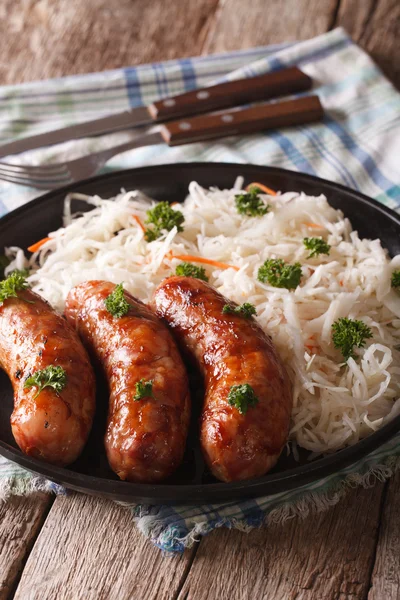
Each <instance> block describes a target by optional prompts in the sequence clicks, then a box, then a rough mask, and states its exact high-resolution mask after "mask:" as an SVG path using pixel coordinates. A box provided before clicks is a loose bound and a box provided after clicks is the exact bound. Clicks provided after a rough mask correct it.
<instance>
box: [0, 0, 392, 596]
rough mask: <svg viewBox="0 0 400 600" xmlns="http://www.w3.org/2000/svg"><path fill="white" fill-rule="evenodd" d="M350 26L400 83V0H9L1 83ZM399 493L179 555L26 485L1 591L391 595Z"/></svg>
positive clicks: (124, 516) (4, 517)
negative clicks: (168, 553)
mask: <svg viewBox="0 0 400 600" xmlns="http://www.w3.org/2000/svg"><path fill="white" fill-rule="evenodd" d="M339 25H343V26H344V27H345V28H346V29H347V31H348V32H349V33H350V34H351V35H352V36H353V39H355V40H356V41H357V42H359V43H360V44H361V46H362V47H363V48H365V49H366V50H367V51H368V52H370V53H371V55H372V56H373V58H374V59H375V60H376V61H377V63H378V64H379V65H380V66H381V67H382V69H383V70H384V72H385V73H386V74H387V75H388V76H389V77H390V78H391V79H392V80H393V81H394V82H395V83H396V84H397V85H399V86H400V61H399V49H398V35H399V30H400V2H399V0H323V1H321V0H168V2H167V1H166V0H68V2H66V1H65V0H64V1H63V0H2V1H1V2H0V50H1V53H0V56H1V59H0V84H5V83H19V82H23V81H30V80H35V79H41V78H47V77H59V76H62V75H68V74H74V73H86V72H91V71H100V70H103V69H113V68H118V67H121V66H128V65H136V64H139V63H143V62H150V61H158V60H165V59H168V58H175V57H183V56H193V55H196V54H200V53H208V52H214V51H226V50H233V49H240V48H245V47H251V46H256V45H262V44H270V43H279V42H283V41H288V40H296V39H306V38H308V37H311V36H314V35H317V34H320V33H324V32H325V31H328V30H330V29H332V28H333V27H336V26H339ZM399 496H400V476H399V475H398V476H397V477H395V478H394V479H393V480H392V481H391V482H390V483H389V484H378V485H377V486H376V487H375V488H373V489H370V490H353V491H351V492H350V493H349V495H348V496H347V499H346V500H344V501H343V502H341V503H340V504H339V505H337V506H336V507H335V508H333V509H331V510H330V511H328V512H327V513H324V514H321V515H318V516H316V517H315V516H314V517H313V516H311V517H309V519H308V520H306V521H304V522H302V521H299V520H297V519H295V520H292V521H290V522H288V523H286V524H285V525H281V526H274V527H271V528H268V529H266V528H264V529H260V530H254V531H253V532H252V533H251V534H250V535H247V534H242V533H239V532H237V531H228V530H219V531H216V532H214V533H213V534H211V535H210V536H208V537H206V538H204V539H203V540H202V541H201V542H200V544H199V545H198V546H195V548H194V549H192V550H189V551H186V552H185V554H184V555H183V556H177V557H166V556H164V555H163V554H161V553H160V551H159V550H157V549H156V548H154V547H153V546H152V545H151V543H150V542H149V541H147V540H145V538H144V537H143V536H142V535H141V534H140V533H139V532H138V531H137V530H136V528H135V527H134V526H133V524H132V520H131V517H130V515H129V513H128V512H126V511H125V510H124V509H122V508H121V507H119V506H117V505H115V504H113V503H111V502H108V501H104V500H101V499H96V498H91V497H85V496H82V495H79V494H73V495H71V496H67V497H59V498H57V499H56V500H55V502H54V504H53V506H52V507H51V509H50V512H48V511H49V506H50V504H51V500H50V499H49V498H47V497H45V496H42V495H36V496H34V497H33V498H29V499H18V498H17V499H14V500H13V501H11V502H7V503H6V504H2V505H0V600H4V599H6V598H7V599H11V598H13V597H14V593H15V598H18V599H19V600H26V599H29V600H30V599H35V600H36V599H40V600H47V599H52V600H53V599H54V600H76V599H80V598H84V599H85V600H90V599H92V598H93V599H94V598H96V600H97V599H100V600H102V599H111V600H113V599H116V600H120V599H122V600H123V599H125V598H126V599H128V598H129V599H131V598H133V599H136V598H137V599H140V600H142V599H146V600H147V599H149V600H150V599H154V600H159V599H168V600H169V599H171V600H177V598H179V599H180V600H186V599H187V598H192V599H196V600H202V599H206V598H207V599H214V598H218V599H221V600H224V599H225V598H229V600H236V599H238V600H242V599H243V600H244V599H246V600H247V599H248V598H252V599H254V600H258V599H266V600H268V599H270V598H271V599H273V600H286V599H290V600H292V599H295V598H296V599H297V600H298V599H307V600H308V599H310V600H311V599H312V600H314V599H316V600H320V599H322V600H337V599H342V600H344V599H345V598H346V599H347V598H349V599H351V600H354V599H356V600H364V599H366V598H368V600H392V599H394V598H399V597H400V553H399V544H400V525H399V521H400V514H399V511H400V509H399V507H398V500H397V499H398V498H399ZM47 513H48V514H47ZM43 523H44V524H43ZM21 573H22V574H21ZM15 590H16V591H15Z"/></svg>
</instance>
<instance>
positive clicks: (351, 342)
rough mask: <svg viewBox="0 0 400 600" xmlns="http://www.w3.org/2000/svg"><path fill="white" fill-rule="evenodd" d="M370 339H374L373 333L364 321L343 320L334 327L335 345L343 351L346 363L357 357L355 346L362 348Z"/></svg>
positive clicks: (334, 324)
mask: <svg viewBox="0 0 400 600" xmlns="http://www.w3.org/2000/svg"><path fill="white" fill-rule="evenodd" d="M369 338H372V331H371V329H370V328H369V327H368V325H366V324H365V323H363V321H357V320H356V319H347V318H341V319H338V320H337V321H335V322H334V323H333V325H332V340H333V345H334V346H335V348H338V349H339V350H340V351H341V353H342V354H343V358H344V359H345V360H346V361H347V360H348V359H349V358H355V357H356V356H355V354H354V351H353V348H354V346H356V348H362V347H363V346H364V345H365V340H367V339H369Z"/></svg>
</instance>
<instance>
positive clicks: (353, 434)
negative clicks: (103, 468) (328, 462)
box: [7, 180, 400, 456]
mask: <svg viewBox="0 0 400 600" xmlns="http://www.w3.org/2000/svg"><path fill="white" fill-rule="evenodd" d="M241 185H242V181H240V180H238V181H237V182H236V184H235V188H233V189H231V190H218V189H215V188H212V189H210V190H205V189H203V188H202V187H200V185H198V184H197V183H195V182H192V183H191V184H190V186H189V195H188V197H187V198H186V200H185V201H184V203H183V204H182V205H181V206H180V207H179V210H181V211H182V213H183V214H184V217H185V222H184V231H183V232H181V233H179V232H177V230H176V228H174V229H173V230H172V231H170V232H167V233H165V234H164V235H163V236H162V237H161V238H159V239H158V240H155V241H153V242H151V243H147V242H146V241H145V239H144V233H143V230H142V229H141V227H140V225H139V224H138V223H137V221H136V220H135V219H134V217H135V216H136V217H138V218H139V219H140V221H141V222H142V223H144V222H145V220H146V211H147V210H148V209H149V208H151V207H152V206H154V201H152V200H150V199H149V198H147V197H145V196H144V195H143V194H141V193H140V192H137V191H134V192H128V193H126V192H123V193H121V194H120V195H118V196H117V197H116V198H115V199H108V200H102V199H101V198H99V197H97V196H96V197H87V196H82V195H81V194H79V195H72V196H68V197H67V198H66V201H65V213H64V227H62V228H61V229H59V230H57V231H55V232H53V233H50V238H51V239H50V241H48V242H46V243H45V244H44V245H43V246H42V247H41V248H40V249H39V251H38V252H36V253H35V254H33V255H32V257H31V258H30V260H29V262H28V261H27V260H26V258H25V256H24V253H23V251H22V250H21V249H19V248H15V247H14V248H9V249H8V250H7V255H8V256H9V257H10V258H11V259H12V262H11V264H10V265H9V267H8V268H7V272H9V271H11V270H12V269H15V268H23V267H29V268H30V269H31V274H30V276H29V282H30V283H31V285H32V287H33V290H34V291H35V292H37V293H39V294H40V295H42V296H44V297H45V298H46V299H47V300H48V301H49V302H50V303H51V304H52V305H53V306H54V307H56V308H57V309H59V310H60V311H62V310H63V308H64V302H65V298H66V296H67V294H68V292H69V290H70V289H71V288H72V287H73V286H75V285H77V284H78V283H80V282H82V281H85V280H88V279H106V280H109V281H112V282H114V283H116V284H117V283H121V282H124V286H125V287H126V289H127V290H129V291H130V292H131V293H132V294H134V295H135V296H137V297H138V298H140V299H141V300H144V301H146V300H149V298H150V297H151V295H152V292H153V290H154V289H155V287H156V286H157V285H158V283H160V281H161V280H162V279H163V278H164V277H165V276H167V275H169V274H171V273H173V272H174V271H175V268H176V266H177V265H178V264H179V262H181V261H180V260H179V259H177V258H173V256H172V255H178V254H185V255H187V254H191V255H195V256H202V257H205V258H209V259H213V260H216V261H220V262H224V263H229V264H232V265H235V266H236V267H239V270H238V271H236V270H234V269H218V268H213V267H209V266H205V268H206V271H207V274H208V275H209V277H210V283H211V284H212V285H214V286H215V287H216V288H217V289H218V290H219V291H220V292H221V293H222V294H224V295H225V296H226V297H227V298H229V299H231V300H234V301H235V302H237V303H239V304H242V303H243V302H251V303H252V304H254V305H255V307H256V308H257V317H256V318H257V319H258V322H259V323H260V325H261V327H262V328H263V329H264V330H265V331H266V332H267V333H268V334H269V335H270V336H271V337H272V339H273V341H274V343H275V345H276V348H277V350H278V352H279V354H280V356H281V358H282V360H283V361H284V363H285V366H286V368H287V372H288V374H289V377H290V379H291V381H292V384H293V412H292V424H291V431H290V440H291V441H292V448H293V449H294V450H293V451H294V452H295V453H296V455H297V447H298V446H302V447H303V448H306V449H308V450H310V451H311V452H312V453H313V454H312V456H317V455H319V454H321V453H326V452H331V451H335V450H338V449H340V448H343V447H344V446H346V445H350V444H354V443H356V442H357V441H358V440H360V439H362V438H364V437H365V436H367V435H368V434H369V433H371V432H372V431H375V430H376V429H378V428H379V427H381V426H382V424H384V423H386V422H387V420H388V419H389V418H392V417H393V416H395V415H397V414H399V412H400V401H399V396H400V368H399V366H396V365H400V360H399V359H400V352H399V351H398V349H397V348H398V344H399V343H400V295H399V294H398V293H397V292H395V291H393V290H391V287H390V278H391V273H392V271H393V270H394V269H395V268H398V267H399V265H400V256H396V257H395V258H393V259H392V260H390V259H389V257H388V254H387V251H386V250H384V249H383V248H382V246H381V242H380V241H379V240H366V239H360V238H359V236H358V233H357V232H356V231H352V228H351V224H350V222H349V221H348V219H346V218H344V216H343V214H342V213H341V212H340V211H337V210H335V209H334V208H332V207H331V206H330V205H329V204H328V201H327V199H326V198H325V197H324V196H320V197H311V196H306V195H305V194H302V193H301V194H298V193H295V192H290V193H285V194H278V195H277V196H273V197H272V196H268V195H261V197H262V198H263V200H264V201H265V202H268V204H269V205H270V206H271V209H270V211H269V212H268V213H267V214H266V215H265V216H262V217H256V218H252V217H246V216H243V215H240V214H238V212H237V210H236V208H235V193H237V192H238V189H240V186H241ZM77 198H78V199H80V200H82V199H84V200H85V201H86V202H87V203H89V204H90V205H92V206H93V208H92V210H90V211H89V212H86V213H83V214H75V215H74V214H73V212H72V208H71V205H72V204H73V202H74V200H75V199H77ZM315 236H321V237H323V238H324V240H325V241H326V242H327V243H328V244H330V245H331V250H330V254H329V255H320V256H318V257H315V258H312V259H308V258H307V255H308V254H309V252H308V250H307V249H306V248H305V247H304V244H303V238H305V237H315ZM267 258H282V259H284V260H285V261H287V262H289V263H292V264H293V263H294V262H297V261H298V262H300V263H301V264H302V272H303V277H302V281H301V283H300V285H299V287H297V289H296V290H295V291H289V290H286V289H281V288H274V287H271V286H270V285H266V284H263V283H261V282H259V281H258V280H257V271H258V268H259V267H260V265H261V264H262V263H263V262H264V261H265V260H266V259H267ZM339 317H350V318H353V319H359V318H362V320H363V321H364V322H365V323H367V324H368V326H369V327H370V328H371V329H372V332H373V338H371V339H370V340H368V341H367V343H366V346H365V348H362V349H356V350H355V354H356V356H357V360H353V359H349V361H348V363H347V365H346V364H343V359H342V357H341V355H340V352H339V351H338V350H336V349H335V348H334V346H333V344H332V339H331V327H332V323H333V322H334V321H335V320H336V319H338V318H339Z"/></svg>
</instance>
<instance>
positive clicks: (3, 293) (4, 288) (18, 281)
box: [0, 270, 29, 305]
mask: <svg viewBox="0 0 400 600" xmlns="http://www.w3.org/2000/svg"><path fill="white" fill-rule="evenodd" d="M28 287H29V284H28V282H27V281H26V275H25V273H24V272H22V271H18V270H15V271H13V272H12V273H10V275H9V276H8V277H7V278H6V279H3V281H0V305H1V304H3V302H4V300H7V298H18V294H17V292H21V291H22V290H26V289H27V288H28Z"/></svg>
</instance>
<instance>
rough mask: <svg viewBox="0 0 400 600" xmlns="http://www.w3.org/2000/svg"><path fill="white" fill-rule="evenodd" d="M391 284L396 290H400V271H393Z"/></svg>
mask: <svg viewBox="0 0 400 600" xmlns="http://www.w3.org/2000/svg"><path fill="white" fill-rule="evenodd" d="M391 284H392V287H394V288H400V271H393V273H392V279H391Z"/></svg>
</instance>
